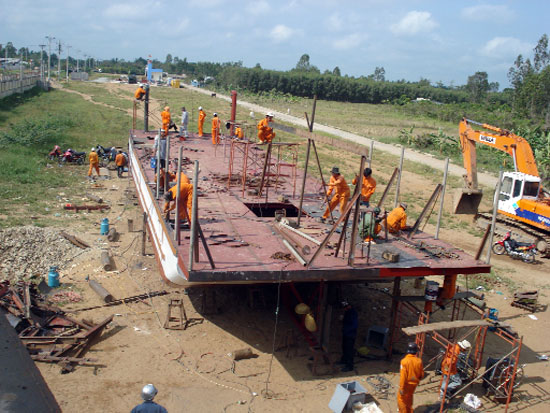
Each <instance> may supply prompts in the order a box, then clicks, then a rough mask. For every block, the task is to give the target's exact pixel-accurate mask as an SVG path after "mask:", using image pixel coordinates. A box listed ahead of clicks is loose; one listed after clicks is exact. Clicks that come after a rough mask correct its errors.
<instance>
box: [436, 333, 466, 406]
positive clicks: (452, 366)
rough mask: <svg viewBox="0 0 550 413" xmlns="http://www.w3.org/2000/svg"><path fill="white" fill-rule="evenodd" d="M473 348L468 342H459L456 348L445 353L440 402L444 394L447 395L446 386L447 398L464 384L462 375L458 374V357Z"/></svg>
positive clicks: (442, 366) (442, 364)
mask: <svg viewBox="0 0 550 413" xmlns="http://www.w3.org/2000/svg"><path fill="white" fill-rule="evenodd" d="M471 348H472V345H471V344H470V342H469V341H468V340H462V341H459V342H458V344H455V345H454V347H450V348H448V349H447V352H446V353H445V358H444V359H443V362H442V363H441V373H442V374H443V378H442V379H441V390H440V391H439V401H441V400H442V399H443V394H444V393H445V386H447V392H446V397H445V398H447V397H450V396H452V394H453V393H454V392H455V390H456V389H457V388H458V387H460V385H461V384H462V379H461V378H460V374H458V371H457V368H456V364H457V362H458V357H459V356H460V353H461V352H463V351H468V350H470V349H471ZM447 376H449V383H448V384H447Z"/></svg>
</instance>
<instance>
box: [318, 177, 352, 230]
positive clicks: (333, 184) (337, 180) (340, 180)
mask: <svg viewBox="0 0 550 413" xmlns="http://www.w3.org/2000/svg"><path fill="white" fill-rule="evenodd" d="M330 173H331V174H332V176H331V177H330V182H329V184H328V190H327V197H330V194H332V192H333V191H334V196H333V197H332V199H331V200H330V201H329V203H328V205H327V209H326V211H325V213H324V214H323V216H322V217H321V222H325V221H326V219H327V218H328V217H329V216H330V213H331V212H332V211H333V210H334V208H336V205H338V204H340V213H342V214H343V213H344V210H345V209H346V205H347V204H348V200H349V195H350V192H349V187H348V184H347V182H346V180H345V179H344V176H343V175H342V174H341V173H340V169H338V167H337V166H335V167H333V168H332V169H331V171H330Z"/></svg>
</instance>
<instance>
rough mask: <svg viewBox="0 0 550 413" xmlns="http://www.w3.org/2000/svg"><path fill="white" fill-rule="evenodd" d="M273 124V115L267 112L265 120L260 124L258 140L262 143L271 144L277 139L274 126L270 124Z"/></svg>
mask: <svg viewBox="0 0 550 413" xmlns="http://www.w3.org/2000/svg"><path fill="white" fill-rule="evenodd" d="M272 122H273V113H271V112H267V114H266V115H265V118H263V119H262V120H261V121H260V122H259V123H258V140H259V141H260V143H269V142H271V141H272V140H273V138H274V137H275V132H273V126H272V125H270V123H272Z"/></svg>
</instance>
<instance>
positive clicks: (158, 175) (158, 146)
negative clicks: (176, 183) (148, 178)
mask: <svg viewBox="0 0 550 413" xmlns="http://www.w3.org/2000/svg"><path fill="white" fill-rule="evenodd" d="M161 135H162V132H161V130H160V129H159V135H158V141H157V155H156V156H157V167H156V168H155V169H156V171H157V175H156V176H157V188H156V189H157V190H156V193H155V195H156V199H159V195H160V188H159V187H160V140H161V139H162V136H161ZM164 178H165V179H166V177H164Z"/></svg>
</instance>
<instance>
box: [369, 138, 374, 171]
mask: <svg viewBox="0 0 550 413" xmlns="http://www.w3.org/2000/svg"><path fill="white" fill-rule="evenodd" d="M373 152H374V140H373V139H371V141H370V151H369V168H372V153H373Z"/></svg>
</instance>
